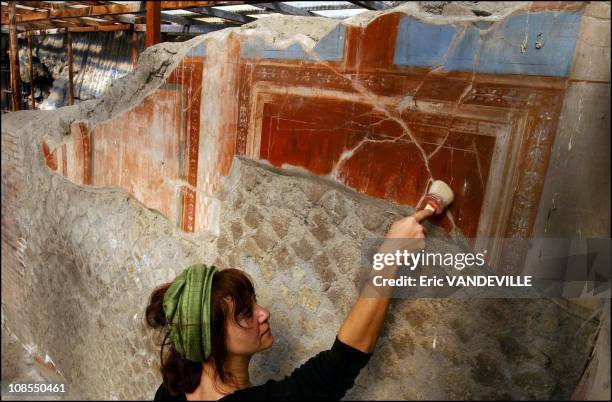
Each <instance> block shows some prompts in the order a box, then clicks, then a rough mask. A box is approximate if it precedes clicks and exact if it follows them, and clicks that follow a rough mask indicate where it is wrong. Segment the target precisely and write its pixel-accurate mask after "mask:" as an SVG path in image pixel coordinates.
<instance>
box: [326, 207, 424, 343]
mask: <svg viewBox="0 0 612 402" xmlns="http://www.w3.org/2000/svg"><path fill="white" fill-rule="evenodd" d="M431 214H432V211H430V210H421V211H417V212H415V213H414V214H413V215H411V216H408V217H406V218H403V219H400V220H398V221H396V222H394V223H393V225H391V228H390V229H389V232H388V233H387V235H386V236H385V241H384V242H383V244H382V246H381V247H380V250H379V251H380V252H385V253H389V252H393V251H394V250H396V249H397V245H398V244H399V243H401V241H400V240H392V239H405V240H406V241H407V242H408V244H407V248H409V249H412V250H409V251H414V250H417V249H418V250H420V249H422V248H423V247H424V240H423V239H424V238H425V233H424V230H423V226H422V225H421V224H420V222H421V221H422V220H423V219H425V218H427V217H428V216H430V215H431ZM410 243H411V244H410ZM396 270H397V267H396V266H386V267H385V268H384V276H385V277H389V278H391V277H394V276H395V271H396ZM381 272H382V271H381ZM367 286H368V284H367V283H366V285H365V286H364V288H363V289H362V291H361V294H360V296H359V298H358V299H357V301H356V302H355V304H354V305H353V307H352V308H351V311H350V312H349V314H348V315H347V317H346V319H345V320H344V323H343V324H342V327H340V331H339V332H338V339H339V340H340V341H341V342H343V343H345V344H347V345H349V346H352V347H353V348H355V349H358V350H360V351H362V352H365V353H371V352H372V351H373V350H374V347H375V346H376V341H377V340H378V336H379V335H380V331H381V329H382V326H383V322H384V321H385V316H386V314H387V309H388V308H389V302H390V291H388V290H387V291H386V293H385V291H383V293H378V296H377V297H366V296H365V295H364V290H365V289H366V287H367ZM370 293H371V292H370Z"/></svg>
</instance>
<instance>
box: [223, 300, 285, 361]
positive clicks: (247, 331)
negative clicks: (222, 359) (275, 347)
mask: <svg viewBox="0 0 612 402" xmlns="http://www.w3.org/2000/svg"><path fill="white" fill-rule="evenodd" d="M233 308H234V307H233V303H232V302H230V314H232V315H233ZM269 318H270V312H269V311H268V310H266V309H265V308H263V307H261V306H260V305H259V304H257V303H256V302H254V303H253V309H252V311H251V312H250V313H249V314H247V315H245V316H243V317H239V320H238V323H239V324H240V325H236V323H235V322H233V320H228V323H227V325H226V331H227V333H226V342H227V349H228V351H229V352H230V353H232V354H238V355H252V354H254V353H256V352H259V351H262V350H266V349H268V348H269V347H270V346H272V343H273V342H274V337H273V336H272V330H271V328H270V322H269V321H268V319H269Z"/></svg>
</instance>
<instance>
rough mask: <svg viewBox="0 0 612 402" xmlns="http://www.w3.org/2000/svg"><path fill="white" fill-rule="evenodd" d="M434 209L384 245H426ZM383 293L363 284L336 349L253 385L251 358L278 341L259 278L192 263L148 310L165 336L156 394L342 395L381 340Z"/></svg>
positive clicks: (401, 225)
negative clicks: (256, 283) (373, 293)
mask: <svg viewBox="0 0 612 402" xmlns="http://www.w3.org/2000/svg"><path fill="white" fill-rule="evenodd" d="M430 214H431V212H430V211H428V210H423V211H418V212H416V213H415V214H414V215H412V216H410V217H406V218H403V219H400V220H398V221H397V222H395V223H394V224H393V225H391V228H390V230H389V232H388V233H387V235H386V236H385V242H383V245H382V246H381V250H383V249H384V250H385V252H391V251H392V249H398V248H400V247H398V245H397V244H392V243H393V242H394V240H390V239H417V240H416V241H417V244H412V245H410V246H408V245H407V244H404V246H402V247H401V248H410V249H413V250H415V249H420V248H422V245H423V244H424V240H423V239H424V230H423V226H421V225H420V223H419V222H420V221H421V220H423V219H425V218H426V217H428V216H429V215H430ZM413 241H414V240H413ZM395 242H397V240H395ZM386 269H387V268H386ZM395 269H396V267H394V266H392V267H388V269H387V271H386V273H385V275H388V276H393V275H394V274H395ZM380 272H382V271H379V272H378V273H377V274H380ZM364 288H365V287H364ZM378 295H379V297H376V298H374V297H365V296H364V292H363V290H362V293H361V295H360V297H359V298H358V299H357V301H356V302H355V304H354V305H353V307H352V309H351V311H350V312H349V314H348V316H347V317H346V319H345V321H344V323H343V324H342V327H341V328H340V331H339V332H338V335H337V336H336V339H335V340H334V343H333V345H332V347H331V349H329V350H326V351H323V352H320V353H319V354H317V355H316V356H314V357H312V358H310V359H309V360H308V361H307V362H306V363H304V364H303V365H301V366H300V367H298V368H297V369H295V370H294V371H293V372H292V373H291V375H289V376H287V377H285V378H284V379H282V380H280V381H276V380H269V381H267V382H266V383H265V384H262V385H257V386H253V385H252V384H251V383H250V380H249V361H250V360H251V357H252V356H253V354H255V353H257V352H260V351H263V350H266V349H268V348H269V347H270V346H272V343H273V341H274V338H273V335H272V331H271V329H270V324H269V322H268V320H269V318H270V312H269V311H268V310H266V309H265V308H263V307H261V306H260V305H259V304H257V299H256V296H255V290H254V288H253V284H252V283H251V281H250V280H249V279H248V277H247V276H246V275H245V274H244V273H242V272H241V271H239V270H237V269H224V270H221V271H217V270H216V269H215V268H214V267H206V266H204V265H196V266H192V267H189V268H187V269H186V270H184V271H183V272H182V273H181V274H180V275H179V276H178V277H177V278H176V279H175V280H174V281H173V282H172V283H168V284H165V285H162V286H161V287H159V288H157V289H155V290H154V291H153V293H152V295H151V299H150V303H149V305H148V306H147V309H146V319H147V324H148V325H149V326H150V327H152V328H161V329H163V330H164V334H165V337H164V340H163V342H162V346H161V352H160V354H161V359H162V364H161V372H162V377H163V383H162V384H161V385H160V386H159V388H158V390H157V393H156V394H155V400H156V401H157V400H174V401H185V400H224V401H229V400H304V399H326V400H339V399H340V398H342V397H343V396H344V394H345V393H346V391H347V390H348V389H350V388H351V387H352V386H353V382H354V380H355V378H356V377H357V375H358V374H359V372H360V370H361V369H362V368H363V367H364V366H365V365H366V363H367V362H368V360H369V358H370V356H371V354H372V351H373V350H374V347H375V345H376V341H377V339H378V336H379V334H380V331H381V328H382V325H383V321H384V318H385V315H386V312H387V308H388V306H389V301H390V297H389V296H390V294H389V293H388V292H387V293H384V294H381V293H378ZM166 345H169V350H168V351H167V353H166V354H164V346H166Z"/></svg>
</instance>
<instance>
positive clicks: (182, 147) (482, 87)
mask: <svg viewBox="0 0 612 402" xmlns="http://www.w3.org/2000/svg"><path fill="white" fill-rule="evenodd" d="M583 9H584V4H580V3H567V2H561V3H555V2H543V3H542V2H536V3H533V4H531V5H530V6H528V8H524V9H519V10H517V11H515V12H513V13H512V14H511V15H509V16H506V17H505V18H503V19H501V20H493V19H490V18H489V19H487V18H481V19H471V20H465V21H454V22H452V23H443V24H441V23H439V22H435V23H428V22H427V21H424V20H420V19H419V18H417V17H415V16H414V15H410V14H405V13H403V12H401V9H399V11H395V12H389V13H386V14H384V15H379V16H375V17H374V18H371V20H369V21H367V23H361V24H359V23H356V24H351V23H350V22H349V23H339V24H337V25H336V26H335V27H333V28H332V29H331V30H330V31H329V32H327V33H326V34H325V35H324V36H323V37H322V38H320V40H318V41H317V42H314V41H312V40H311V39H308V38H307V40H304V42H303V43H296V41H293V43H290V44H287V45H284V47H279V46H278V45H275V44H272V43H268V42H267V41H266V39H265V36H249V35H246V34H243V35H242V36H241V35H236V34H230V35H228V36H227V38H226V39H225V41H226V43H225V48H224V49H223V50H222V51H219V50H217V55H216V57H215V56H214V55H213V59H210V58H211V56H210V55H209V54H207V49H206V46H207V42H203V43H201V44H199V45H198V46H197V47H196V48H194V49H192V50H191V51H190V52H189V54H188V55H187V56H186V57H185V58H184V59H183V60H182V61H181V64H180V65H179V66H178V67H177V68H176V69H175V70H174V71H173V72H172V74H171V75H170V76H169V77H168V78H167V79H166V82H165V84H164V85H163V86H162V87H160V88H158V89H157V90H156V91H155V92H153V93H152V94H150V95H149V96H148V97H147V98H146V99H145V100H144V101H143V102H142V104H141V105H138V106H137V107H135V108H133V109H131V110H129V111H127V112H126V113H124V114H123V115H120V116H117V117H115V118H113V119H112V120H110V121H106V122H104V123H102V124H98V125H96V126H95V127H84V126H82V125H80V126H79V128H74V127H73V130H76V131H77V132H79V131H80V133H81V134H80V135H81V136H82V138H83V140H82V142H81V143H80V145H78V146H77V145H73V146H70V145H63V146H62V148H61V149H59V150H57V151H53V155H54V156H52V158H56V159H57V160H58V168H60V167H61V169H62V171H61V172H62V174H64V175H65V176H66V177H68V178H70V179H71V180H73V181H75V182H77V183H83V184H88V185H93V186H120V187H123V188H125V189H126V190H128V191H129V192H130V193H131V194H133V195H134V196H135V197H136V198H137V199H138V200H140V201H141V202H143V203H144V204H145V205H147V206H148V207H150V208H154V209H157V210H159V211H160V212H162V213H163V214H164V215H165V216H166V217H168V218H169V219H170V220H171V221H172V222H174V223H175V224H176V225H177V226H179V227H180V228H181V229H182V230H184V231H186V232H195V231H200V230H205V229H212V230H214V227H215V225H216V223H215V216H216V214H217V208H215V204H216V202H215V200H214V196H213V194H214V192H215V191H216V189H217V187H218V183H219V178H220V177H222V176H225V175H227V172H228V169H229V166H230V164H231V159H232V156H233V155H234V154H237V155H245V156H248V157H249V158H253V159H258V160H265V161H268V162H269V163H270V164H271V165H273V166H277V167H281V166H283V165H291V166H298V167H302V168H304V169H306V170H307V171H309V172H311V173H313V174H316V175H321V176H326V177H330V178H333V179H334V180H336V181H338V182H339V183H342V184H344V185H346V186H347V187H349V188H352V189H354V190H356V191H358V192H360V193H363V194H367V195H371V196H374V197H378V198H381V199H385V200H389V201H392V202H395V203H398V204H402V205H410V206H414V207H416V206H417V205H419V203H420V201H421V199H422V197H423V196H424V194H425V193H426V191H427V188H428V186H429V184H430V183H431V182H432V180H433V179H441V180H444V181H446V182H447V183H449V185H450V186H451V188H453V190H454V192H455V194H456V197H455V199H456V201H455V202H454V203H453V204H452V205H451V207H450V208H449V210H448V211H447V213H446V214H445V216H443V217H440V218H437V219H434V222H435V223H436V224H437V225H439V226H441V227H442V228H444V229H445V230H446V231H448V232H449V233H452V232H453V231H455V230H457V231H458V232H459V233H461V234H463V235H464V236H465V237H468V238H478V239H482V241H481V242H480V243H479V245H480V247H483V248H488V249H489V250H491V251H492V252H491V254H489V255H490V256H491V258H493V259H498V258H499V256H500V254H501V253H502V251H503V250H502V247H503V245H502V244H501V243H499V242H495V241H492V240H484V239H489V238H492V237H514V236H520V237H525V236H528V235H529V234H530V233H531V231H532V227H533V224H534V220H535V216H536V213H537V207H538V203H539V199H540V194H541V190H542V185H543V181H544V177H545V173H546V168H547V165H548V159H549V155H550V149H551V146H552V143H553V140H554V136H555V130H556V127H557V122H558V120H559V113H560V110H561V106H562V103H563V99H564V93H565V89H566V87H567V81H568V76H569V72H570V69H571V67H572V60H573V55H574V49H575V46H576V39H577V34H578V31H579V27H580V18H581V14H582V12H583ZM308 41H310V42H308ZM226 49H231V50H232V51H227V50H226ZM213 53H214V51H213ZM221 53H223V59H221V60H220V59H219V56H221ZM210 68H212V69H216V70H221V71H222V72H223V74H224V76H219V75H218V74H216V73H212V74H211V73H210V71H209V70H210ZM218 72H219V71H217V73H218ZM222 94H224V95H226V96H221V95H222ZM212 104H214V106H213V105H212ZM211 112H212V114H214V115H211ZM73 125H74V126H77V125H79V123H73ZM205 144H208V145H205ZM202 159H204V160H205V161H203V160H202ZM52 166H54V165H53V164H50V167H52ZM505 258H509V259H510V260H512V259H516V258H520V256H519V255H506V256H505ZM502 262H503V261H502ZM502 269H503V268H502Z"/></svg>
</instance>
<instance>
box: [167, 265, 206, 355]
mask: <svg viewBox="0 0 612 402" xmlns="http://www.w3.org/2000/svg"><path fill="white" fill-rule="evenodd" d="M216 271H217V269H216V268H215V267H214V266H212V267H208V266H206V265H203V264H196V265H192V266H190V267H188V268H186V269H185V270H184V271H183V272H181V274H180V275H179V276H177V277H176V278H175V279H174V281H172V284H171V285H170V287H169V288H168V290H167V291H166V294H165V295H164V313H165V314H166V320H167V325H168V326H169V329H170V340H171V342H172V346H173V347H174V349H176V351H177V352H179V353H181V354H182V355H184V356H185V358H186V359H187V360H191V361H194V362H202V361H204V360H206V359H208V357H209V356H210V354H211V338H210V293H211V291H210V289H211V286H212V280H213V275H214V273H215V272H216Z"/></svg>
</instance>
